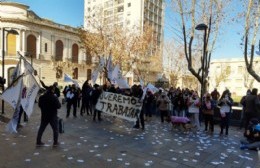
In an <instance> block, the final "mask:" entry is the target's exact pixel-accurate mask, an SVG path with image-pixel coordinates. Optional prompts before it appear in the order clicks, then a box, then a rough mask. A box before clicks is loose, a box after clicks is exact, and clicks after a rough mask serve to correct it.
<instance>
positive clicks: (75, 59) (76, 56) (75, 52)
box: [72, 44, 79, 63]
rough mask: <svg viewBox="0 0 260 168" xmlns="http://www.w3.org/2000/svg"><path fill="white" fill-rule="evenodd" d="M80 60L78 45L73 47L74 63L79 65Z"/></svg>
mask: <svg viewBox="0 0 260 168" xmlns="http://www.w3.org/2000/svg"><path fill="white" fill-rule="evenodd" d="M78 60H79V47H78V45H77V44H73V45H72V63H78Z"/></svg>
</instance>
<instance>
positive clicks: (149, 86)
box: [146, 83, 159, 93]
mask: <svg viewBox="0 0 260 168" xmlns="http://www.w3.org/2000/svg"><path fill="white" fill-rule="evenodd" d="M146 88H147V89H149V90H150V91H152V92H153V93H156V92H158V91H159V89H158V88H157V87H155V86H154V85H152V84H151V83H149V84H148V85H147V86H146Z"/></svg>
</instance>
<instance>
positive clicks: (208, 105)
mask: <svg viewBox="0 0 260 168" xmlns="http://www.w3.org/2000/svg"><path fill="white" fill-rule="evenodd" d="M214 108H215V104H214V101H213V100H212V99H211V95H210V94H209V93H206V94H205V97H204V99H203V101H202V112H203V114H204V121H205V131H208V128H209V130H210V133H211V134H213V132H214V118H213V117H214Z"/></svg>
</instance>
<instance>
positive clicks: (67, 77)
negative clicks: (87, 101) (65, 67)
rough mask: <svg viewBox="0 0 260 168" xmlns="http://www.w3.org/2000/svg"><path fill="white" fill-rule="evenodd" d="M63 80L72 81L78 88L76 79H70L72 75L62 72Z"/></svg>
mask: <svg viewBox="0 0 260 168" xmlns="http://www.w3.org/2000/svg"><path fill="white" fill-rule="evenodd" d="M64 82H72V83H73V84H75V85H76V86H77V87H78V88H80V86H79V83H78V82H77V81H76V80H74V79H72V77H71V76H69V75H68V74H64Z"/></svg>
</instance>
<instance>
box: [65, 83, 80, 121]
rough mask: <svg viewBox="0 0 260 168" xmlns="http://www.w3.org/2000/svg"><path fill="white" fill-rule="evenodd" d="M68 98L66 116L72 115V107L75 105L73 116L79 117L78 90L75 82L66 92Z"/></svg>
mask: <svg viewBox="0 0 260 168" xmlns="http://www.w3.org/2000/svg"><path fill="white" fill-rule="evenodd" d="M66 100H67V115H66V118H68V117H69V116H70V109H71V106H73V116H74V117H77V102H78V91H77V90H76V86H75V84H73V85H72V86H71V88H69V90H68V91H67V94H66Z"/></svg>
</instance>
